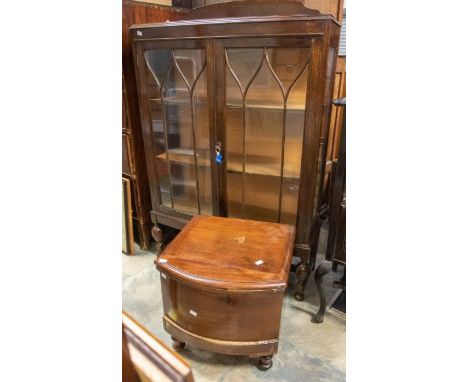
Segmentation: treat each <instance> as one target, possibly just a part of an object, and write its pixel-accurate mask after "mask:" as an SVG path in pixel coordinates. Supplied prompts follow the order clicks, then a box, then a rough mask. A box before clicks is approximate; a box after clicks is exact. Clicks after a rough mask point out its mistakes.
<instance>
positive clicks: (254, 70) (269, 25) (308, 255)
mask: <svg viewBox="0 0 468 382" xmlns="http://www.w3.org/2000/svg"><path fill="white" fill-rule="evenodd" d="M339 32H340V25H339V23H338V22H337V21H336V19H335V18H334V17H333V16H331V15H325V14H321V13H320V12H318V11H316V10H312V9H309V8H307V7H305V6H304V5H303V3H302V2H300V1H266V0H257V1H248V2H243V1H234V2H229V3H221V4H213V5H208V6H204V7H200V8H197V9H195V10H193V11H191V12H189V13H187V14H184V15H181V19H179V20H177V21H168V22H163V23H154V24H141V25H133V26H132V27H131V33H132V47H133V54H134V62H135V67H136V76H137V87H138V95H139V107H140V114H141V124H142V129H143V140H144V145H145V153H146V165H147V169H148V179H149V184H150V191H151V200H152V211H151V218H152V222H153V228H152V235H153V237H154V239H155V240H156V241H157V242H161V241H162V232H161V229H160V227H159V224H162V225H166V226H169V227H173V228H177V229H181V228H183V227H184V225H185V224H186V223H187V222H188V221H189V220H190V219H191V218H192V217H193V216H194V215H197V214H204V215H215V216H227V217H234V218H241V219H251V220H260V221H269V222H278V223H286V224H292V225H295V226H296V227H297V234H296V242H295V246H294V256H297V257H299V258H300V262H299V264H298V265H297V267H296V275H297V284H296V290H295V296H296V298H297V299H302V298H303V291H304V286H305V283H306V281H307V278H308V277H309V274H310V271H311V269H313V267H314V264H315V252H316V249H317V244H318V236H319V231H320V226H321V216H320V206H321V199H322V195H321V192H319V190H321V189H322V184H323V175H324V163H325V161H324V155H325V151H326V150H324V147H326V145H327V139H328V138H327V137H328V126H329V115H330V105H331V93H332V89H333V79H334V74H335V63H336V56H337V49H338V41H339Z"/></svg>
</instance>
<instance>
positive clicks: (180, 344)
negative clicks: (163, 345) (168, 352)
mask: <svg viewBox="0 0 468 382" xmlns="http://www.w3.org/2000/svg"><path fill="white" fill-rule="evenodd" d="M171 338H172V348H173V349H174V350H175V351H181V350H183V349H184V347H185V342H182V341H179V340H178V339H177V338H175V337H172V336H171Z"/></svg>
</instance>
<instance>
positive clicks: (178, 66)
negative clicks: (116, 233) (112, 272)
mask: <svg viewBox="0 0 468 382" xmlns="http://www.w3.org/2000/svg"><path fill="white" fill-rule="evenodd" d="M137 55H138V56H137V60H138V64H139V76H140V80H139V83H140V96H142V98H143V99H142V100H140V104H141V105H142V106H141V107H142V110H141V113H142V119H143V120H142V124H143V129H144V131H145V143H146V144H147V145H146V147H145V151H146V153H147V164H148V167H149V168H150V170H149V172H150V178H151V179H150V185H151V187H152V195H153V209H154V210H155V211H156V213H162V214H168V216H170V217H174V216H175V217H176V218H180V219H185V220H188V219H190V217H191V216H193V215H195V214H200V213H201V214H207V215H212V214H213V211H216V209H217V207H216V205H214V204H215V200H216V199H217V198H213V187H214V184H213V179H212V176H213V174H212V170H213V164H212V162H213V158H212V151H213V150H211V147H213V143H212V141H211V138H210V137H211V135H212V134H211V129H212V126H211V125H212V122H211V121H212V120H213V118H210V109H212V108H211V107H210V104H211V101H210V97H209V94H208V93H209V92H208V83H209V82H210V78H209V75H208V68H209V67H210V66H211V63H208V57H207V43H206V41H203V40H201V41H200V40H199V41H171V42H168V41H166V42H164V41H158V42H147V43H143V44H140V48H139V49H138V53H137ZM213 110H214V109H213ZM148 142H149V144H148ZM148 154H149V155H148Z"/></svg>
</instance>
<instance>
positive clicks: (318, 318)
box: [312, 260, 332, 323]
mask: <svg viewBox="0 0 468 382" xmlns="http://www.w3.org/2000/svg"><path fill="white" fill-rule="evenodd" d="M331 268H332V263H331V261H328V260H323V261H322V262H321V263H320V264H319V265H318V267H317V269H316V270H315V273H314V278H315V285H316V287H317V291H318V294H319V298H320V308H319V310H318V312H317V314H316V315H315V317H313V318H312V322H315V323H321V322H323V316H324V315H325V309H326V307H327V302H326V300H325V294H324V293H323V286H322V281H323V276H325V275H326V274H327V273H329V272H330V271H331Z"/></svg>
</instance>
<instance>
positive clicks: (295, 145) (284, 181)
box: [216, 38, 311, 225]
mask: <svg viewBox="0 0 468 382" xmlns="http://www.w3.org/2000/svg"><path fill="white" fill-rule="evenodd" d="M216 57H217V66H216V76H217V78H216V79H217V83H218V86H217V121H219V123H218V134H219V137H220V141H221V142H222V144H223V146H224V147H223V162H224V163H223V168H224V171H223V172H222V174H223V179H222V184H223V192H222V197H221V200H222V202H223V206H224V213H225V214H226V216H229V217H236V218H245V219H252V220H262V221H270V222H280V223H287V224H292V225H296V222H297V218H298V216H297V211H298V202H299V193H300V179H301V162H302V160H303V152H304V151H305V150H306V149H307V145H308V142H304V126H305V119H306V105H307V87H308V76H309V72H310V70H309V67H310V60H311V40H310V38H309V39H308V38H252V39H236V40H234V39H232V40H225V41H218V42H217V46H216ZM220 86H222V87H223V89H221V90H220ZM223 90H224V91H223Z"/></svg>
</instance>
